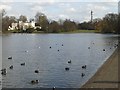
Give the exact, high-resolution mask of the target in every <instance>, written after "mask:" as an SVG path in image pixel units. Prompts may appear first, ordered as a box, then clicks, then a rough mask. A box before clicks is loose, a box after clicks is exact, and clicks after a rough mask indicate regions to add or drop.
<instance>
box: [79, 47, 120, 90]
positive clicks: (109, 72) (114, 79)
mask: <svg viewBox="0 0 120 90" xmlns="http://www.w3.org/2000/svg"><path fill="white" fill-rule="evenodd" d="M118 56H120V47H117V49H116V50H115V51H114V52H113V54H112V55H111V56H110V57H109V58H108V59H107V60H106V61H105V62H104V63H103V65H102V66H101V67H100V68H99V69H98V70H97V72H96V73H95V74H94V75H93V76H92V77H91V78H90V79H89V80H88V81H87V82H86V83H85V84H84V85H83V86H82V87H81V88H118V87H119V85H120V81H119V78H118Z"/></svg>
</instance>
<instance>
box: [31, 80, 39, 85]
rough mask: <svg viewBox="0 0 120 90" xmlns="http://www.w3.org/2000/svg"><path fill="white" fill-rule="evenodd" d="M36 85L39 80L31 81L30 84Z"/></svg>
mask: <svg viewBox="0 0 120 90" xmlns="http://www.w3.org/2000/svg"><path fill="white" fill-rule="evenodd" d="M37 83H39V80H32V81H31V84H37Z"/></svg>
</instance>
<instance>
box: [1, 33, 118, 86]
mask: <svg viewBox="0 0 120 90" xmlns="http://www.w3.org/2000/svg"><path fill="white" fill-rule="evenodd" d="M113 37H116V35H103V34H10V35H3V39H2V40H3V44H2V45H3V47H2V48H3V52H2V53H3V58H2V60H3V62H2V63H3V66H2V68H7V75H6V76H3V78H2V80H3V87H9V88H10V87H14V88H15V87H16V88H24V87H29V88H34V87H35V88H36V87H45V88H47V87H49V88H52V87H54V86H55V87H58V88H59V87H69V88H79V87H80V86H81V85H83V84H84V83H85V82H86V81H87V80H88V79H89V78H90V77H91V76H92V75H93V74H94V73H95V72H96V70H97V69H98V68H99V67H100V66H101V65H102V63H103V62H104V61H105V60H106V58H108V57H109V56H110V55H111V54H112V53H113V51H114V50H115V48H114V44H115V43H117V38H113ZM62 44H63V45H62ZM50 47H51V48H50ZM88 47H90V48H88ZM103 49H105V51H103ZM58 50H59V51H58ZM9 56H12V58H13V59H12V60H8V57H9ZM68 60H71V61H72V62H71V63H68ZM24 62H25V66H21V63H24ZM11 65H13V69H12V70H11V69H9V67H10V66H11ZM82 65H87V68H86V69H82ZM66 67H69V69H70V70H68V71H66V70H65V68H66ZM35 70H39V73H34V71H35ZM81 73H84V74H85V76H84V77H81ZM31 80H39V83H38V84H34V85H31V83H30V82H31Z"/></svg>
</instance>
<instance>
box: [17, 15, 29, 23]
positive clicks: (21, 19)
mask: <svg viewBox="0 0 120 90" xmlns="http://www.w3.org/2000/svg"><path fill="white" fill-rule="evenodd" d="M19 21H23V22H26V21H27V17H26V16H24V15H20V17H19Z"/></svg>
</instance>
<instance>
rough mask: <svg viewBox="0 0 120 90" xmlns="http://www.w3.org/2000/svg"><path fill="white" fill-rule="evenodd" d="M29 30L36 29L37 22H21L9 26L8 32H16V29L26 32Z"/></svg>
mask: <svg viewBox="0 0 120 90" xmlns="http://www.w3.org/2000/svg"><path fill="white" fill-rule="evenodd" d="M27 28H35V22H34V21H32V22H25V23H24V22H22V21H19V23H12V24H11V26H9V28H8V30H16V29H23V30H26V29H27Z"/></svg>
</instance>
